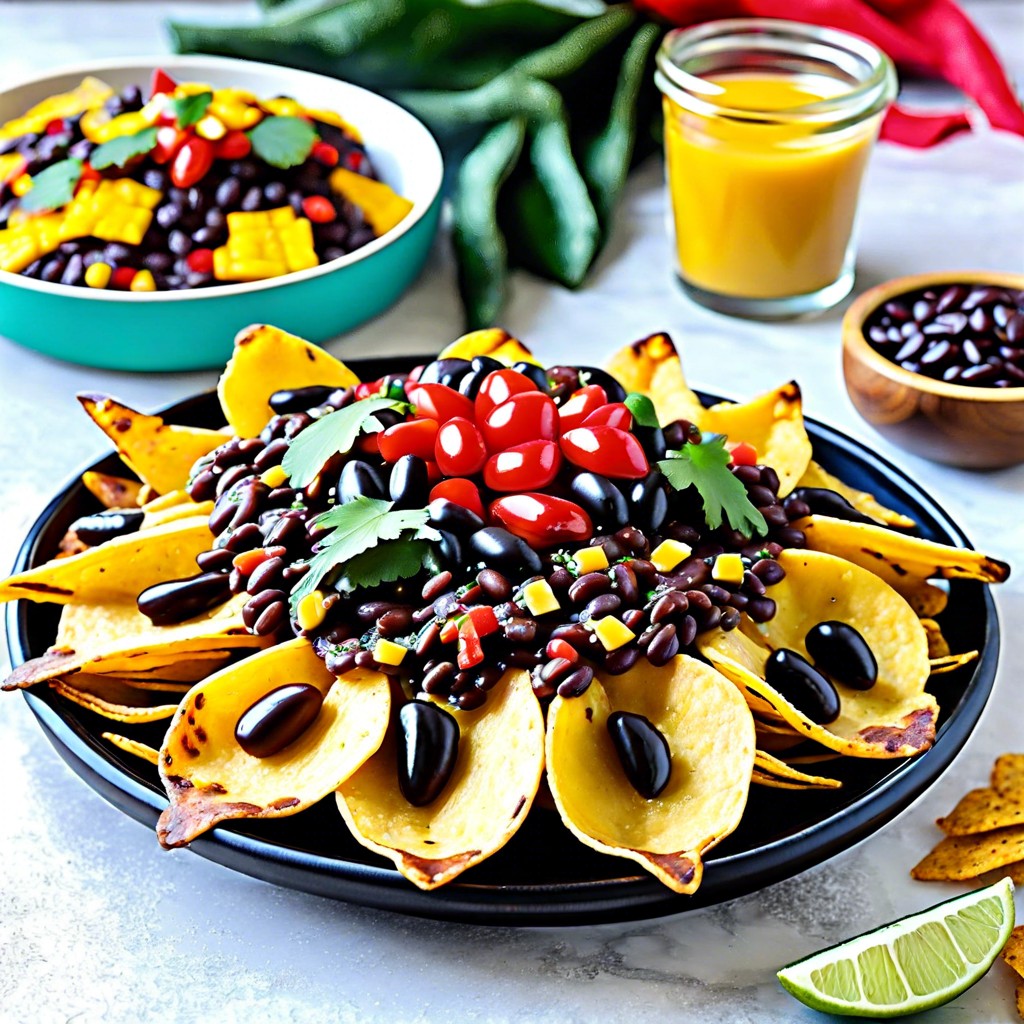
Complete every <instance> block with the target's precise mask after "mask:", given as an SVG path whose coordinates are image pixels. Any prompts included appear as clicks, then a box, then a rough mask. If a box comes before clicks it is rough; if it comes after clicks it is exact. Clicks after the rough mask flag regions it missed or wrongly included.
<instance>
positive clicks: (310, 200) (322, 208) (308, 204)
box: [302, 196, 338, 224]
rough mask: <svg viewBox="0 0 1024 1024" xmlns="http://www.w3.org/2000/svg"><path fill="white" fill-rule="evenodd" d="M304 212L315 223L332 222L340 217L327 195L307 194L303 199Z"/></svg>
mask: <svg viewBox="0 0 1024 1024" xmlns="http://www.w3.org/2000/svg"><path fill="white" fill-rule="evenodd" d="M302 212H303V213H304V214H305V215H306V216H307V217H308V218H309V219H310V220H311V221H312V222H313V223H314V224H330V223H331V221H333V220H337V219H338V211H337V210H336V209H335V208H334V203H332V202H331V201H330V199H328V198H327V196H306V198H305V199H303V200H302Z"/></svg>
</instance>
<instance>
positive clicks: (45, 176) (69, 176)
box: [21, 159, 82, 213]
mask: <svg viewBox="0 0 1024 1024" xmlns="http://www.w3.org/2000/svg"><path fill="white" fill-rule="evenodd" d="M81 177H82V161H81V160H75V159H70V160H61V161H60V163H56V164H51V165H50V166H49V167H47V168H46V170H45V171H40V172H39V173H38V174H37V175H36V176H35V177H34V178H33V179H32V188H31V189H30V190H29V191H28V192H26V193H25V195H24V196H22V199H21V208H22V209H23V210H25V211H26V212H27V213H35V212H37V211H39V210H56V209H58V208H59V207H61V206H66V205H67V204H68V203H70V202H71V200H72V199H74V197H75V186H76V185H77V184H78V181H79V179H80V178H81Z"/></svg>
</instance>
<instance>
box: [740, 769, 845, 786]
mask: <svg viewBox="0 0 1024 1024" xmlns="http://www.w3.org/2000/svg"><path fill="white" fill-rule="evenodd" d="M750 781H751V782H752V783H753V784H754V785H755V786H764V787H766V788H767V789H792V790H808V789H838V788H839V787H840V786H841V785H842V783H841V782H839V781H838V780H837V779H829V778H827V777H825V776H823V775H805V776H803V777H802V778H790V777H788V776H782V775H772V774H771V773H770V772H762V771H759V770H758V769H757V768H755V769H754V770H753V771H752V772H751V773H750Z"/></svg>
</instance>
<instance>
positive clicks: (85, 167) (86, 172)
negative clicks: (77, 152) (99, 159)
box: [75, 163, 103, 190]
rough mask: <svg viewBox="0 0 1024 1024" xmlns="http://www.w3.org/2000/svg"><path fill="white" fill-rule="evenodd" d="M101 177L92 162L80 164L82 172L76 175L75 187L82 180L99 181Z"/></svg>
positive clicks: (76, 187)
mask: <svg viewBox="0 0 1024 1024" xmlns="http://www.w3.org/2000/svg"><path fill="white" fill-rule="evenodd" d="M102 177H103V175H102V174H100V172H99V171H97V170H96V169H95V168H94V167H93V166H92V164H90V163H84V164H82V173H81V174H80V175H79V176H78V181H77V182H76V184H75V189H76V190H77V189H78V187H79V186H80V185H81V184H82V182H83V181H99V180H100V179H101V178H102Z"/></svg>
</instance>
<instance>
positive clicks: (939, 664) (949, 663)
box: [928, 651, 980, 676]
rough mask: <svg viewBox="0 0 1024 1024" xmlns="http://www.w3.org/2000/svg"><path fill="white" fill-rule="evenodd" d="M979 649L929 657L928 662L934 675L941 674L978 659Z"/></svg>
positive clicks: (953, 670)
mask: <svg viewBox="0 0 1024 1024" xmlns="http://www.w3.org/2000/svg"><path fill="white" fill-rule="evenodd" d="M979 653H980V652H978V651H964V652H963V653H962V654H947V655H946V656H945V657H944V658H929V659H928V664H929V666H930V668H931V672H932V675H933V676H941V675H943V674H945V673H946V672H955V671H956V670H957V669H958V668H963V667H964V665H970V663H971V662H972V661H977V660H978V655H979Z"/></svg>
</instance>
